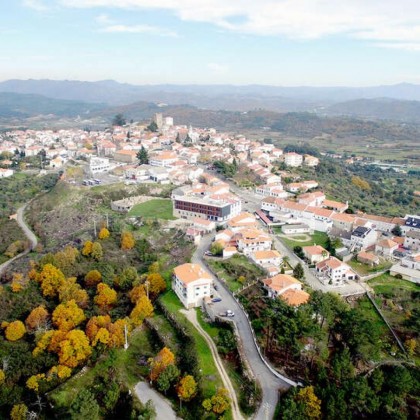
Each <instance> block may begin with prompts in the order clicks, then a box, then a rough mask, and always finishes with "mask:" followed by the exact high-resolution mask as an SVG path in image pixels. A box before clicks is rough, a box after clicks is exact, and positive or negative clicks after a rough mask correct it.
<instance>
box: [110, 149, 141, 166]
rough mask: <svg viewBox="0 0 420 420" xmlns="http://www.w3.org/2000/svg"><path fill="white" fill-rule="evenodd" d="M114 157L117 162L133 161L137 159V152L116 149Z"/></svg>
mask: <svg viewBox="0 0 420 420" xmlns="http://www.w3.org/2000/svg"><path fill="white" fill-rule="evenodd" d="M114 159H115V160H117V161H118V162H126V163H134V162H136V161H137V153H136V152H135V151H134V150H118V151H116V152H115V153H114Z"/></svg>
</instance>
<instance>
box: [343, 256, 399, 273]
mask: <svg viewBox="0 0 420 420" xmlns="http://www.w3.org/2000/svg"><path fill="white" fill-rule="evenodd" d="M347 264H348V265H349V266H350V267H351V268H352V269H353V270H355V271H356V272H357V274H359V275H360V276H367V275H369V274H373V273H376V272H378V271H382V270H387V269H389V268H390V267H391V265H392V264H391V263H390V262H383V263H381V264H379V265H378V266H374V267H371V266H369V265H367V264H362V263H360V262H359V261H356V260H351V261H348V262H347Z"/></svg>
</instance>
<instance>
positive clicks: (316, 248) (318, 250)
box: [302, 245, 329, 255]
mask: <svg viewBox="0 0 420 420" xmlns="http://www.w3.org/2000/svg"><path fill="white" fill-rule="evenodd" d="M302 250H303V252H306V253H307V254H308V255H322V253H323V252H326V253H327V255H329V252H328V251H327V250H326V249H324V248H323V247H322V246H321V245H311V246H304V247H302Z"/></svg>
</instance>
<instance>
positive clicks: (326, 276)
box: [315, 257, 357, 287]
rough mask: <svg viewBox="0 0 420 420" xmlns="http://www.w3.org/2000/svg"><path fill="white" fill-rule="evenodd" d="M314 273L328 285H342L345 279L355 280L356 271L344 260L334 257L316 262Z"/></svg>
mask: <svg viewBox="0 0 420 420" xmlns="http://www.w3.org/2000/svg"><path fill="white" fill-rule="evenodd" d="M315 267H316V275H317V277H318V278H319V279H320V281H321V282H322V283H324V284H325V285H330V286H334V287H337V286H343V285H344V281H346V280H356V277H357V276H356V273H355V272H354V271H353V270H352V269H351V268H350V267H349V266H348V265H347V264H346V263H344V262H342V261H340V260H338V259H337V258H335V257H329V258H328V259H326V260H324V261H321V262H319V263H318V264H316V266H315Z"/></svg>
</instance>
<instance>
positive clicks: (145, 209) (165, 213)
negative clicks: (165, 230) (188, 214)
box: [128, 199, 175, 220]
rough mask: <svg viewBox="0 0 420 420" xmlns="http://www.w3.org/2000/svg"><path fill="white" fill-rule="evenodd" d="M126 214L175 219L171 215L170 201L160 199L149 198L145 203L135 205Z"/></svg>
mask: <svg viewBox="0 0 420 420" xmlns="http://www.w3.org/2000/svg"><path fill="white" fill-rule="evenodd" d="M128 216H140V217H145V218H155V219H163V220H174V219H175V217H173V215H172V201H171V200H160V199H155V200H150V201H146V202H145V203H141V204H137V205H135V206H134V207H133V208H132V209H131V210H130V211H129V213H128Z"/></svg>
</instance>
